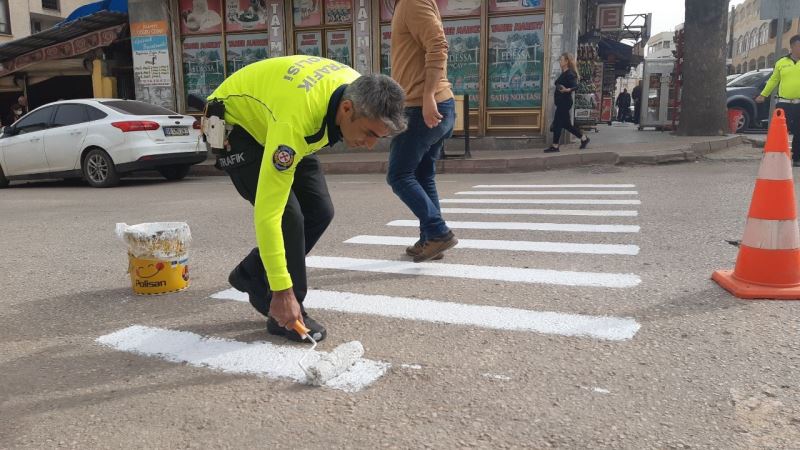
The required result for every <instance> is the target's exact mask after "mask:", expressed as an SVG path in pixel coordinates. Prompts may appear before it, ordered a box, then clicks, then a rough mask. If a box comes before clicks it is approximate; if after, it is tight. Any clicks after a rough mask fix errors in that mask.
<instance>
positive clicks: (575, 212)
mask: <svg viewBox="0 0 800 450" xmlns="http://www.w3.org/2000/svg"><path fill="white" fill-rule="evenodd" d="M442 213H448V214H485V215H494V216H504V215H510V216H513V215H520V216H523V215H524V216H595V217H636V216H637V215H639V213H638V212H637V211H629V210H602V209H521V208H520V209H517V208H503V209H489V208H442Z"/></svg>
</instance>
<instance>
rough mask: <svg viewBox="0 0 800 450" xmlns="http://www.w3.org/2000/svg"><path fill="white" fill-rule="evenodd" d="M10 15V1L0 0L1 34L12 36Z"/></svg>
mask: <svg viewBox="0 0 800 450" xmlns="http://www.w3.org/2000/svg"><path fill="white" fill-rule="evenodd" d="M9 17H10V14H9V13H8V0H0V34H11V20H10V18H9Z"/></svg>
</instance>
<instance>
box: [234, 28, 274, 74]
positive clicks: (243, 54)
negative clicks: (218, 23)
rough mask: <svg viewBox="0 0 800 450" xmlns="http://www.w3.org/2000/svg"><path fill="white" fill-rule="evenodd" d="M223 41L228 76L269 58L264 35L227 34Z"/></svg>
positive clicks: (267, 42)
mask: <svg viewBox="0 0 800 450" xmlns="http://www.w3.org/2000/svg"><path fill="white" fill-rule="evenodd" d="M225 41H226V43H227V45H226V47H225V57H226V59H227V63H228V76H230V74H232V73H233V72H236V71H237V70H239V69H241V68H242V67H244V66H246V65H248V64H250V63H254V62H256V61H261V60H262V59H267V58H269V39H267V35H266V33H253V34H228V35H226V36H225Z"/></svg>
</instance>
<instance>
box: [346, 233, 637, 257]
mask: <svg viewBox="0 0 800 450" xmlns="http://www.w3.org/2000/svg"><path fill="white" fill-rule="evenodd" d="M417 239H418V238H416V237H401V236H370V235H362V236H355V237H353V238H350V239H348V240H346V241H344V243H345V244H364V245H394V246H400V247H405V246H409V245H414V243H415V242H416V241H417ZM455 248H468V249H478V250H506V251H514V252H541V253H578V254H589V255H638V254H639V246H638V245H623V244H573V243H571V242H536V241H504V240H489V239H459V240H458V245H456V246H455Z"/></svg>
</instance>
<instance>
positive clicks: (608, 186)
mask: <svg viewBox="0 0 800 450" xmlns="http://www.w3.org/2000/svg"><path fill="white" fill-rule="evenodd" d="M472 187H473V188H475V189H537V188H538V189H567V188H586V189H595V188H596V189H611V188H635V187H636V185H635V184H479V185H477V186H472Z"/></svg>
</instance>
